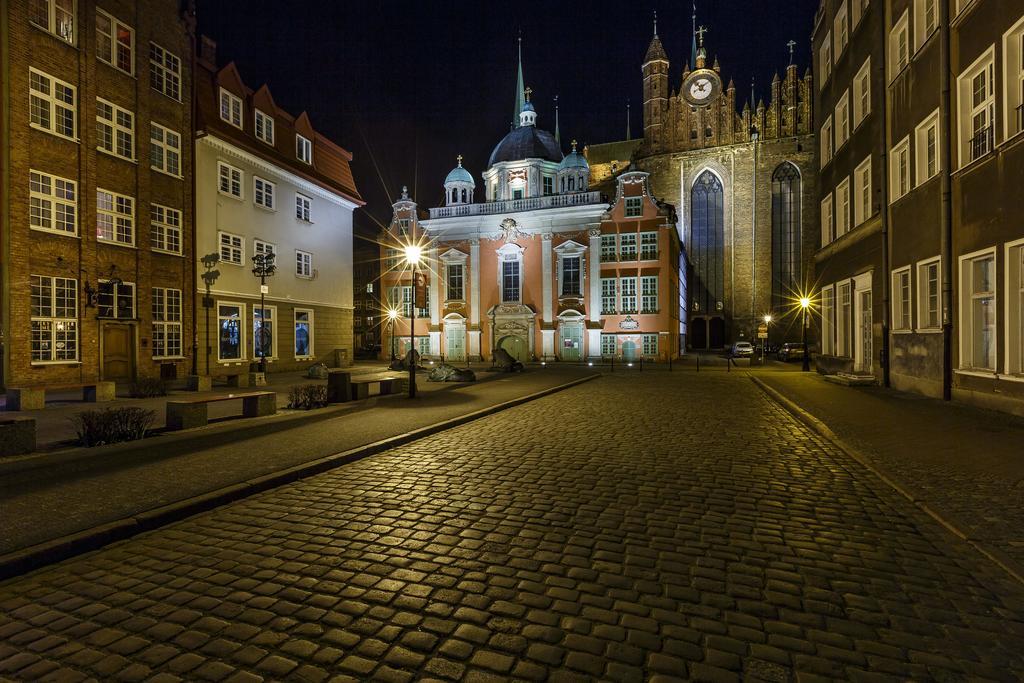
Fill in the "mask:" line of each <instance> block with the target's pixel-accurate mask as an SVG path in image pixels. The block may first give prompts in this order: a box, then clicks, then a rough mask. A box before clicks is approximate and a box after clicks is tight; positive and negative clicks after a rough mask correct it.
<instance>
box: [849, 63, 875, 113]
mask: <svg viewBox="0 0 1024 683" xmlns="http://www.w3.org/2000/svg"><path fill="white" fill-rule="evenodd" d="M870 115H871V56H870V55H868V57H867V59H865V60H864V64H862V65H861V67H860V69H859V70H858V71H857V75H856V76H854V77H853V130H857V128H858V127H859V126H860V124H861V123H863V122H864V119H866V118H867V117H868V116H870Z"/></svg>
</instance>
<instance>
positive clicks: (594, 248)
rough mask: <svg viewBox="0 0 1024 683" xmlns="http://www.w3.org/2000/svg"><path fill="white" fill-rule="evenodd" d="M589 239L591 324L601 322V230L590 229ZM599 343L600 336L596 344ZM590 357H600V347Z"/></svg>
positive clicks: (588, 307) (589, 304) (589, 309)
mask: <svg viewBox="0 0 1024 683" xmlns="http://www.w3.org/2000/svg"><path fill="white" fill-rule="evenodd" d="M588 234H589V237H590V254H589V256H590V269H589V270H590V297H589V299H590V300H589V301H588V302H587V311H588V312H589V313H590V315H589V316H588V317H589V318H590V320H591V321H592V322H601V228H591V229H590V232H589V233H588ZM600 341H601V338H600V336H599V337H598V342H600ZM591 355H597V356H599V355H601V352H600V347H599V348H598V350H597V351H596V352H594V351H591Z"/></svg>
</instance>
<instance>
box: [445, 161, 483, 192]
mask: <svg viewBox="0 0 1024 683" xmlns="http://www.w3.org/2000/svg"><path fill="white" fill-rule="evenodd" d="M448 183H467V184H469V185H472V186H473V187H476V181H475V180H473V174H472V173H470V172H469V171H467V170H466V169H464V168H463V167H462V157H459V165H458V166H456V167H455V168H453V169H452V170H451V172H450V173H448V177H446V178H445V179H444V184H445V185H447V184H448Z"/></svg>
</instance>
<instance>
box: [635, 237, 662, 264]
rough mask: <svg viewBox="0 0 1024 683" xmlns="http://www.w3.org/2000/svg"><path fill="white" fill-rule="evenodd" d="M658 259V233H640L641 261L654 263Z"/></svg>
mask: <svg viewBox="0 0 1024 683" xmlns="http://www.w3.org/2000/svg"><path fill="white" fill-rule="evenodd" d="M657 258H658V233H657V232H656V231H650V230H649V231H647V232H642V233H640V255H639V259H640V260H641V261H654V260H656V259H657Z"/></svg>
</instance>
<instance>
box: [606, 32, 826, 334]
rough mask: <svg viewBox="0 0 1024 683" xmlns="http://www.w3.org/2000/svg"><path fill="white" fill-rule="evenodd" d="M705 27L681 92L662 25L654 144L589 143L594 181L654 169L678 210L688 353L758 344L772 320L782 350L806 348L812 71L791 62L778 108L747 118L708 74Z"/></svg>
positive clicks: (657, 43) (812, 207)
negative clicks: (799, 309) (801, 312)
mask: <svg viewBox="0 0 1024 683" xmlns="http://www.w3.org/2000/svg"><path fill="white" fill-rule="evenodd" d="M694 28H695V31H694V36H693V40H692V45H691V60H690V62H689V63H688V64H687V65H686V66H685V67H684V68H683V70H682V73H681V74H677V75H676V76H675V78H676V80H675V87H672V83H673V81H672V75H671V73H670V68H669V67H670V64H669V59H668V55H667V53H666V51H665V48H664V46H663V45H662V42H661V39H660V38H659V36H658V33H657V24H655V31H654V37H653V39H652V40H651V43H650V46H649V47H648V48H647V54H646V56H645V57H644V60H643V65H642V72H643V94H644V106H643V124H644V135H643V138H642V139H635V140H626V141H619V142H612V143H605V144H598V145H590V146H589V147H588V148H587V149H586V155H587V159H588V161H589V163H590V167H591V174H592V182H600V181H603V180H605V179H607V178H608V177H610V176H615V175H618V174H620V173H623V172H626V171H645V172H647V173H649V174H650V176H649V181H650V185H651V191H652V193H653V194H654V195H656V196H659V197H662V198H663V199H664V200H665V201H667V202H670V203H672V204H674V205H675V206H676V208H677V215H678V225H677V229H678V230H679V235H680V238H681V240H682V243H683V245H684V247H685V250H686V254H687V258H688V262H689V267H688V268H687V280H688V282H687V283H686V287H685V289H686V292H687V301H686V311H687V321H686V324H685V327H686V337H687V340H686V344H687V347H688V348H690V349H692V350H701V349H715V348H722V347H724V346H727V345H728V344H730V343H733V342H735V341H740V340H751V339H753V338H755V337H756V334H757V326H758V324H759V323H761V322H762V320H763V319H764V316H765V315H771V316H772V319H773V324H772V325H771V326H770V332H769V333H770V342H771V343H773V344H777V343H781V342H784V341H799V340H800V335H801V329H800V321H799V319H798V316H797V314H796V312H795V307H794V306H793V303H792V302H793V299H794V298H795V297H796V296H797V293H798V292H804V291H808V290H809V289H810V287H811V284H812V283H811V280H810V278H811V276H812V273H813V259H814V253H815V251H816V250H817V243H818V235H817V232H816V226H817V209H816V203H815V197H816V191H817V188H816V184H817V170H818V169H817V165H816V162H815V153H814V138H813V131H814V126H813V122H812V120H811V118H812V101H813V98H812V90H811V88H812V83H811V75H810V70H808V71H807V73H806V74H805V75H804V76H803V77H800V76H799V75H798V70H797V66H796V65H795V64H793V63H792V59H791V60H790V62H791V63H790V64H789V66H788V67H787V68H786V69H785V77H784V78H780V77H779V76H778V75H777V74H776V76H775V78H774V79H773V81H772V84H771V96H770V101H769V103H768V105H767V106H765V104H764V102H763V100H760V101H757V102H756V103H754V102H753V96H752V97H751V100H750V101H747V102H745V103H744V105H743V108H742V110H738V109H737V95H736V87H735V84H734V83H733V81H732V80H729V81H728V83H727V84H725V85H723V82H722V80H721V72H722V69H721V67H720V66H719V63H718V59H717V58H716V59H713V60H712V62H711V65H710V66H708V57H707V49H706V47H705V45H704V42H705V41H704V32H705V30H704V29H703V28H701V29H697V28H696V26H694ZM691 64H692V67H691Z"/></svg>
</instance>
